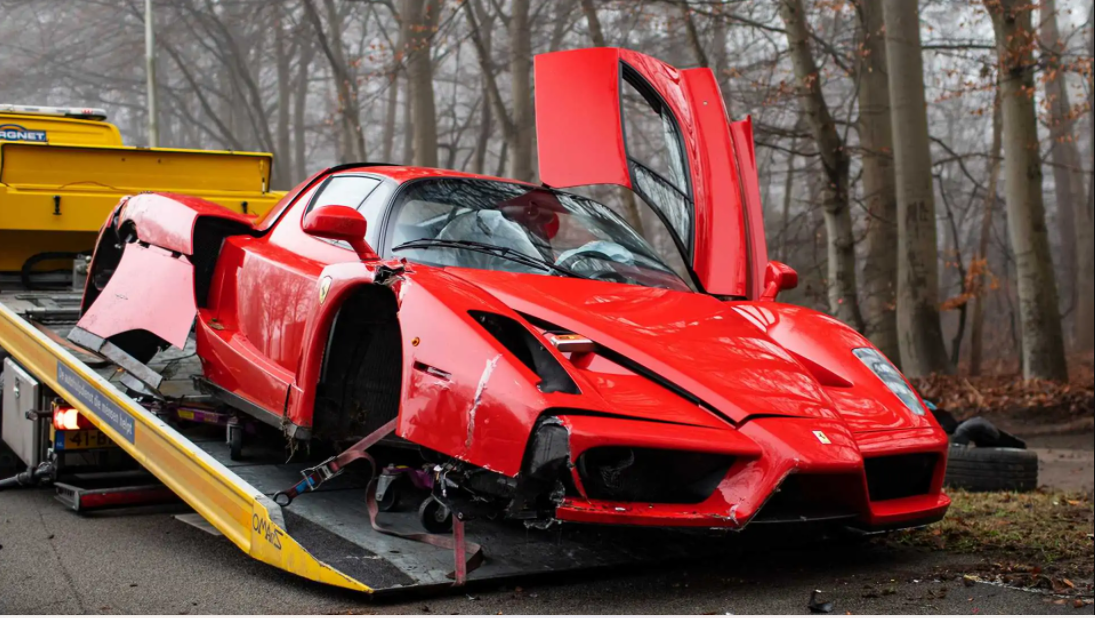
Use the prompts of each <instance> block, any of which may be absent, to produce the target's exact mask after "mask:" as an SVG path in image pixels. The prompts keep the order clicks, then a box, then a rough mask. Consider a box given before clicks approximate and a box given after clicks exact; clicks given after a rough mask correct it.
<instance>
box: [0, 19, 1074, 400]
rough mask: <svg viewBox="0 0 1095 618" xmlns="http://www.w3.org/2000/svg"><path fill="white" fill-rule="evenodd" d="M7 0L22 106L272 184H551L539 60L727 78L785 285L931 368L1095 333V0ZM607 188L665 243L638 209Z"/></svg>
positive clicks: (3, 30) (1030, 365)
mask: <svg viewBox="0 0 1095 618" xmlns="http://www.w3.org/2000/svg"><path fill="white" fill-rule="evenodd" d="M153 6H154V10H155V12H154V16H153V23H154V27H155V33H156V48H155V50H156V57H155V61H154V66H155V73H154V75H155V82H154V83H155V88H156V93H157V97H158V100H159V105H158V117H157V119H156V120H157V122H156V123H155V124H156V125H157V126H158V130H157V132H156V135H155V138H154V139H153V136H152V135H150V131H149V126H150V123H149V118H148V112H147V109H148V107H147V105H146V69H145V60H144V59H145V45H144V30H145V15H144V11H145V3H144V2H143V1H142V0H79V1H72V0H0V103H14V104H33V105H55V106H91V107H101V108H104V109H106V110H107V112H108V113H109V115H110V118H111V121H112V122H114V123H116V124H117V125H118V126H119V128H120V129H121V131H122V134H123V136H124V138H125V140H126V142H127V143H129V144H133V145H138V146H147V145H157V146H159V147H169V148H202V149H223V150H236V151H262V152H272V153H274V155H275V169H274V173H273V188H274V189H279V190H287V189H289V188H291V187H292V186H294V185H295V184H297V183H299V182H301V181H302V180H304V179H305V178H306V177H308V176H309V175H310V174H313V173H315V172H317V171H319V170H321V169H323V168H325V167H327V166H330V165H333V164H337V163H342V162H359V161H383V162H391V163H397V164H413V165H420V166H429V167H442V168H447V169H455V170H462V171H468V172H475V173H484V174H490V175H496V176H503V177H508V178H515V179H518V180H522V181H530V182H536V181H537V180H538V179H537V164H536V131H535V108H534V92H535V84H534V80H533V58H534V56H535V55H536V54H539V53H543V52H548V51H557V50H564V49H573V48H582V47H594V46H612V47H626V48H631V49H635V50H638V51H641V52H643V53H646V54H649V55H652V56H655V57H657V58H660V59H662V60H664V61H666V62H668V63H670V64H672V65H674V66H678V67H682V68H685V67H689V68H690V67H708V68H710V69H711V70H712V71H714V73H715V75H716V76H717V79H718V81H719V83H720V84H721V87H722V91H723V95H724V97H725V103H726V108H727V110H728V112H729V115H730V117H731V118H732V119H735V120H736V119H743V118H746V117H752V119H753V122H754V126H755V131H756V140H757V159H758V165H759V168H760V177H761V193H762V198H763V204H764V212H765V220H766V232H767V238H768V243H769V253H770V255H771V257H772V259H777V260H780V261H782V262H786V263H787V264H789V265H791V266H792V267H794V268H795V269H797V270H798V272H799V274H800V277H801V284H800V286H799V288H798V289H797V290H796V291H794V292H792V293H790V294H787V295H785V296H783V297H781V300H786V301H787V302H793V303H797V304H803V305H807V306H810V307H813V308H817V309H820V310H823V311H826V312H828V313H830V314H831V315H833V316H835V317H837V318H838V319H840V320H841V321H843V322H846V323H848V324H850V325H852V326H853V327H855V328H856V329H858V330H860V331H861V332H863V333H865V334H866V335H867V336H869V337H870V339H871V340H872V341H873V342H875V343H876V345H877V346H878V347H879V348H880V349H881V350H882V351H883V352H884V353H885V354H886V355H887V356H889V357H890V358H892V359H894V361H895V362H899V363H900V365H901V367H902V369H903V371H905V372H906V373H907V374H908V375H909V376H910V377H913V378H922V377H926V376H930V375H933V374H939V375H951V374H960V375H965V376H977V375H980V374H984V373H1005V374H1006V373H1008V372H1011V373H1015V374H1021V375H1022V376H1023V377H1025V378H1028V379H1032V378H1039V379H1044V380H1055V381H1061V382H1063V381H1065V380H1067V378H1068V372H1069V365H1070V361H1072V360H1073V359H1075V358H1077V357H1082V355H1083V354H1085V353H1089V351H1090V350H1091V349H1092V346H1093V343H1095V342H1093V328H1095V317H1093V315H1092V313H1093V306H1092V305H1093V285H1095V265H1093V259H1095V258H1093V223H1092V222H1093V213H1092V208H1093V199H1095V198H1093V187H1092V185H1093V182H1092V181H1093V176H1092V172H1093V167H1095V165H1093V159H1092V156H1093V145H1092V134H1093V132H1095V131H1093V127H1092V113H1091V110H1092V92H1093V87H1092V56H1093V51H1092V45H1093V43H1092V30H1093V29H1092V20H1093V12H1095V10H1093V8H1092V6H1091V3H1090V1H1088V2H1082V1H1081V0H1041V1H1040V2H1037V3H1033V4H1032V3H1029V2H1026V1H1025V0H920V1H919V3H918V2H916V1H915V0H356V1H354V0H155V2H154V3H153ZM624 193H626V192H621V193H620V194H618V195H613V196H612V197H611V199H608V198H606V200H607V201H608V203H610V205H612V206H613V207H614V208H617V209H619V211H620V212H621V214H623V215H624V216H625V217H627V218H628V220H629V221H630V222H631V223H632V225H633V226H634V227H636V229H638V230H639V231H640V232H641V233H642V234H644V235H645V236H646V237H647V238H648V239H650V240H651V241H652V242H653V243H654V245H655V246H656V247H658V248H659V249H660V250H663V251H668V252H671V251H673V244H672V243H671V242H668V241H667V238H666V231H665V229H664V227H662V223H661V221H660V220H659V219H658V218H657V217H656V216H654V215H653V214H652V213H651V212H650V211H649V208H648V207H646V206H645V205H644V204H642V203H641V200H638V198H636V196H634V195H631V194H629V193H628V194H624Z"/></svg>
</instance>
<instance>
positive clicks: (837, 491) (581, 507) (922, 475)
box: [555, 415, 950, 532]
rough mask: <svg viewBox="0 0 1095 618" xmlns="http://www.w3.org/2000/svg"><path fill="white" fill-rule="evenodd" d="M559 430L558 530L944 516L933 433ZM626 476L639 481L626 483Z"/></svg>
mask: <svg viewBox="0 0 1095 618" xmlns="http://www.w3.org/2000/svg"><path fill="white" fill-rule="evenodd" d="M559 421H560V422H561V423H562V424H563V425H564V426H565V427H566V428H567V430H568V432H569V437H570V449H571V453H570V466H569V472H570V479H569V481H570V484H569V487H568V491H567V495H566V497H565V498H564V499H563V500H562V502H561V503H560V504H559V505H558V506H557V508H556V510H555V519H557V520H559V521H562V522H574V523H584V524H604V525H621V526H650V527H690V528H715V529H729V530H741V529H743V528H745V527H746V526H747V525H750V524H762V523H792V522H802V523H806V522H834V523H835V522H839V523H841V524H842V525H845V526H848V527H853V528H859V529H862V530H865V531H872V532H873V531H882V530H892V529H901V528H910V527H919V526H923V525H927V524H930V523H934V522H936V521H939V520H940V519H942V518H943V517H944V516H945V515H946V512H947V510H948V508H949V506H950V500H949V498H947V496H946V495H944V494H943V491H942V486H943V478H944V473H945V469H946V454H947V443H946V437H945V436H942V434H941V433H940V432H937V431H934V430H924V429H917V430H907V431H892V432H879V433H875V434H852V433H850V432H849V431H848V429H847V428H846V427H845V426H844V425H843V424H842V423H839V422H834V421H827V420H817V419H790V418H778V419H777V418H766V419H759V420H755V421H750V422H747V423H745V424H744V425H742V426H741V427H740V428H739V429H737V430H715V429H709V428H701V427H687V426H677V425H664V424H651V423H645V422H641V421H631V420H622V419H616V418H604V417H587V416H580V415H570V416H560V417H559ZM606 451H609V452H610V454H611V456H602V457H601V458H600V459H599V460H596V462H595V463H594V464H593V465H591V463H590V459H589V455H590V454H591V453H598V452H602V453H603V452H606ZM655 452H656V453H660V455H659V456H660V457H661V459H659V460H658V462H659V463H663V464H665V465H664V467H665V468H668V469H666V470H662V471H661V472H659V473H658V474H656V475H652V474H651V472H650V470H652V469H653V468H652V467H650V466H647V467H646V468H643V458H644V457H647V458H648V459H649V458H650V457H651V455H650V453H655ZM666 453H669V454H670V455H665V454H666ZM674 454H679V456H677V455H674ZM698 454H703V455H707V456H711V457H707V458H706V459H704V458H697V457H696V455H698ZM712 457H714V458H717V457H723V458H724V459H723V460H721V463H719V460H717V459H713V458H712ZM696 466H698V469H697V468H696ZM631 468H634V469H635V470H636V472H635V473H636V474H637V475H640V476H637V477H636V478H634V479H631V478H629V477H628V470H629V469H631ZM705 474H706V475H708V477H709V476H710V475H711V474H716V475H718V476H717V478H715V479H714V480H713V481H712V480H710V479H709V478H708V479H706V480H705V478H704V475H705ZM705 482H706V483H707V485H704V483H705ZM688 488H696V490H697V491H701V490H702V491H704V492H705V493H703V494H702V495H700V494H697V493H695V492H693V493H691V494H690V493H688ZM701 488H706V489H701ZM613 492H615V493H613ZM659 492H661V495H659ZM606 497H607V498H609V499H606ZM613 497H618V498H619V499H611V498H613Z"/></svg>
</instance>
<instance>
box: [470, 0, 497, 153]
mask: <svg viewBox="0 0 1095 618" xmlns="http://www.w3.org/2000/svg"><path fill="white" fill-rule="evenodd" d="M477 7H478V5H471V6H469V7H468V8H469V9H471V10H478V8H477ZM479 23H481V24H483V33H482V34H483V38H482V41H483V49H484V51H485V53H486V55H487V57H488V58H489V57H491V54H492V52H493V51H494V35H493V33H494V17H493V16H492V15H485V14H482V13H481V14H480V19H479ZM479 79H480V81H481V82H482V84H483V92H484V93H487V92H488V91H489V86H488V84H487V78H486V76H481V77H480V78H479ZM481 114H482V117H481V119H480V121H479V132H478V134H477V137H476V139H475V165H474V167H473V171H475V173H476V174H486V173H487V150H488V148H489V147H490V138H491V135H492V134H493V133H494V127H493V126H492V124H493V123H494V116H493V114H494V106H493V105H491V102H490V101H489V100H488V101H484V103H483V110H482V112H481Z"/></svg>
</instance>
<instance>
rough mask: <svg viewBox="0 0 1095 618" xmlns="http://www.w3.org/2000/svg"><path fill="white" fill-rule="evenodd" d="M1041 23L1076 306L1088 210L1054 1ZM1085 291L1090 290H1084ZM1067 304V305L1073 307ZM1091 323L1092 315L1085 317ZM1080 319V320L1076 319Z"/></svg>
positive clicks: (1048, 1) (1056, 177) (1066, 289)
mask: <svg viewBox="0 0 1095 618" xmlns="http://www.w3.org/2000/svg"><path fill="white" fill-rule="evenodd" d="M1039 18H1040V20H1041V28H1040V29H1041V39H1042V45H1041V47H1042V54H1043V58H1044V63H1043V64H1044V65H1045V70H1046V75H1045V79H1044V80H1043V84H1044V87H1045V96H1046V105H1047V107H1048V108H1049V126H1050V133H1049V135H1050V139H1051V142H1052V143H1051V146H1050V155H1051V158H1052V162H1053V181H1054V182H1053V184H1054V191H1055V192H1056V196H1057V229H1058V231H1059V233H1060V238H1061V259H1060V266H1061V268H1060V272H1061V273H1062V276H1063V278H1064V284H1063V285H1062V286H1061V289H1062V291H1063V294H1062V295H1063V296H1065V297H1066V298H1068V299H1070V300H1071V301H1073V303H1075V301H1076V300H1077V299H1078V296H1077V293H1078V292H1079V288H1080V287H1083V284H1082V283H1081V282H1080V281H1079V279H1078V278H1077V277H1078V274H1079V273H1078V272H1077V266H1078V264H1077V256H1076V248H1077V247H1078V246H1080V245H1084V244H1090V243H1091V235H1092V229H1091V226H1082V227H1078V226H1077V225H1076V222H1077V221H1083V220H1084V219H1085V218H1086V217H1085V216H1084V211H1085V210H1087V204H1086V203H1085V202H1086V200H1085V199H1084V198H1085V197H1086V196H1085V195H1084V193H1085V192H1084V189H1085V187H1084V184H1085V183H1084V172H1083V164H1082V163H1081V162H1080V148H1079V146H1078V145H1077V143H1076V139H1075V138H1076V136H1075V127H1076V121H1075V118H1074V112H1073V111H1072V103H1071V102H1070V101H1069V96H1068V87H1067V84H1066V83H1065V73H1064V70H1065V68H1064V66H1063V63H1062V61H1061V55H1062V54H1063V53H1064V44H1063V42H1062V41H1061V32H1060V29H1059V28H1058V25H1057V0H1042V5H1041V9H1040V14H1039ZM1087 288H1088V290H1090V289H1091V286H1090V285H1088V286H1087ZM1073 303H1070V304H1073ZM1088 318H1089V319H1091V315H1090V314H1089V315H1088ZM1077 319H1080V316H1077Z"/></svg>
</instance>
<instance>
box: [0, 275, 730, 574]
mask: <svg viewBox="0 0 1095 618" xmlns="http://www.w3.org/2000/svg"><path fill="white" fill-rule="evenodd" d="M78 302H79V296H78V295H75V294H58V293H48V294H43V293H23V292H18V291H16V292H5V293H0V348H2V349H3V350H4V351H6V352H7V353H8V354H10V355H11V356H12V357H13V358H14V359H15V360H16V361H17V362H18V363H19V364H20V365H21V366H22V367H23V368H24V369H26V370H27V371H29V372H30V373H32V374H33V375H35V376H36V377H37V378H38V379H40V380H41V381H42V382H43V383H44V384H46V385H48V386H49V388H51V389H52V390H53V391H54V392H55V393H57V395H58V396H60V397H63V398H64V399H65V400H66V402H67V403H69V404H70V405H73V406H75V407H77V408H78V409H79V410H80V411H81V412H82V413H83V414H84V415H85V416H86V417H87V418H88V419H89V420H91V421H92V422H93V423H94V424H95V425H96V426H97V427H98V428H99V429H100V430H102V431H104V432H106V433H107V434H108V435H109V436H110V437H111V438H112V439H113V440H114V441H115V442H116V443H117V444H119V445H120V446H122V447H123V448H124V449H125V450H126V451H127V452H128V453H129V454H130V455H131V456H132V457H133V458H134V459H135V460H137V461H138V462H139V463H140V464H141V465H143V466H144V467H145V468H146V469H147V470H148V471H150V472H151V473H152V474H154V475H155V476H156V477H157V478H158V479H159V480H160V481H161V482H163V483H164V484H165V485H166V486H168V487H169V488H171V489H172V490H173V491H174V492H175V493H176V494H178V495H179V497H180V498H182V499H183V500H184V501H185V502H186V503H187V504H188V505H189V506H190V507H191V508H193V509H194V510H195V511H196V512H197V513H199V514H200V515H201V516H202V517H204V518H205V519H206V520H207V521H208V522H209V523H210V524H211V525H212V526H213V527H215V528H216V529H217V530H218V531H220V532H221V533H222V534H223V535H224V536H225V537H227V538H228V539H229V540H231V541H232V542H233V543H235V544H236V545H237V546H238V547H239V548H240V549H241V550H242V551H244V552H245V553H247V554H249V555H250V556H252V557H254V558H256V559H258V560H260V561H262V562H265V563H267V564H270V565H273V566H275V567H278V568H280V569H283V570H285V571H289V572H291V573H294V574H296V575H299V576H301V577H304V578H307V579H310V580H313V581H317V582H321V583H325V584H330V585H334V586H338V587H342V588H348V589H351V590H358V591H362V592H366V593H373V594H380V593H393V592H411V591H424V590H428V589H435V588H440V587H450V586H452V585H453V580H452V579H450V574H451V573H452V572H453V570H454V554H453V552H452V551H451V550H447V549H442V548H438V547H435V546H432V545H428V544H425V543H422V542H418V541H412V540H407V539H404V538H399V537H396V536H391V535H388V534H383V533H381V532H378V531H376V530H375V529H374V528H373V527H372V525H371V523H370V519H369V513H368V508H367V503H366V488H367V486H368V484H369V481H370V479H371V470H370V469H369V466H368V465H367V464H365V463H360V464H358V465H357V466H356V467H354V468H352V469H350V470H348V471H347V472H346V473H345V474H343V475H342V476H339V477H337V478H335V479H332V480H331V481H330V482H328V483H327V484H325V485H323V487H322V488H320V489H319V490H318V491H315V492H312V493H307V494H304V495H301V496H299V497H298V498H296V500H294V501H293V503H292V504H291V505H290V506H288V507H284V508H283V507H281V506H279V505H277V504H275V503H274V501H273V500H272V496H274V494H276V493H277V492H279V491H282V490H285V489H286V488H288V487H290V486H292V485H293V484H295V483H297V482H299V480H300V478H301V477H300V473H301V471H302V470H303V469H305V468H307V467H310V466H313V465H315V464H316V463H319V461H318V459H316V458H309V457H307V456H306V455H304V454H302V453H299V452H298V453H295V454H294V455H293V456H292V458H291V459H288V458H287V454H286V450H285V448H284V444H282V443H279V442H278V441H277V440H272V441H271V440H267V441H264V442H263V441H258V440H256V441H255V443H249V444H248V445H247V447H246V449H245V457H244V458H242V459H241V460H240V461H233V460H232V459H231V457H230V453H229V447H228V445H227V444H226V441H225V438H224V430H223V428H216V427H210V426H209V425H199V424H189V423H179V422H173V421H172V422H168V421H165V420H164V419H162V418H160V417H158V416H157V415H156V414H154V413H153V412H152V411H150V410H149V409H147V408H145V407H143V406H142V405H140V404H139V403H138V402H137V401H135V400H134V399H133V398H131V397H130V396H129V395H127V392H126V390H125V388H124V387H123V386H122V385H121V384H120V382H119V380H120V378H121V376H122V372H121V371H120V370H118V369H117V368H116V367H114V366H113V365H110V364H108V363H106V362H103V361H102V360H101V359H96V358H95V357H92V356H89V355H86V354H82V353H80V352H79V350H76V349H73V348H72V347H69V346H67V345H66V344H65V343H64V337H65V335H66V334H67V331H68V330H69V329H70V328H71V327H72V319H73V317H72V311H73V310H74V308H76V307H78ZM26 316H31V317H33V318H34V320H35V321H34V322H31V321H29V320H28V319H26ZM152 367H153V368H154V369H156V370H157V371H159V372H161V373H162V374H164V375H165V376H167V379H166V380H165V383H164V386H163V387H162V388H161V391H162V392H163V393H164V394H165V395H168V396H171V397H188V396H197V395H198V393H197V391H196V390H195V389H194V386H193V380H192V379H191V376H192V375H196V374H200V366H199V364H198V361H197V357H196V355H195V354H194V349H193V341H191V342H190V344H189V345H188V347H187V349H186V350H182V351H179V350H172V351H169V352H166V353H164V354H161V355H160V356H158V357H157V358H156V359H155V360H154V361H153V362H152ZM218 429H219V431H218ZM378 518H379V521H380V523H381V524H382V525H384V526H386V527H388V528H392V529H396V530H402V531H406V532H419V531H421V528H420V525H419V524H418V519H417V517H416V514H415V513H413V512H397V513H380V514H379V516H378ZM467 540H468V541H471V542H474V543H477V544H479V545H480V546H482V547H483V551H484V554H485V562H484V563H483V565H482V566H480V567H479V568H478V569H475V570H473V571H472V572H471V573H469V574H468V582H469V584H475V583H477V582H489V581H498V580H500V579H509V578H516V577H527V576H535V575H546V574H551V573H561V572H568V571H575V570H584V569H597V568H610V567H623V566H635V565H642V564H655V563H662V562H666V561H673V560H681V559H689V558H691V559H694V558H697V557H700V556H711V555H718V554H720V553H729V551H730V546H731V541H730V539H729V538H727V537H726V536H724V535H723V536H720V535H713V534H712V533H709V532H707V531H679V530H673V531H671V530H656V529H648V528H642V529H638V528H636V529H626V528H616V527H613V528H598V527H592V526H566V527H555V528H552V529H549V530H538V529H526V528H525V527H524V526H521V525H520V524H517V523H513V522H493V521H487V520H474V521H471V522H469V523H468V525H467Z"/></svg>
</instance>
